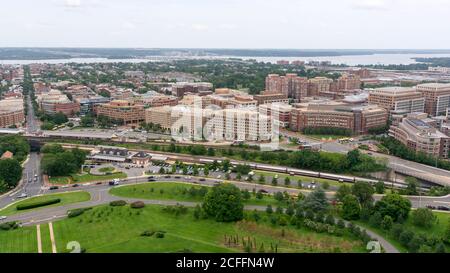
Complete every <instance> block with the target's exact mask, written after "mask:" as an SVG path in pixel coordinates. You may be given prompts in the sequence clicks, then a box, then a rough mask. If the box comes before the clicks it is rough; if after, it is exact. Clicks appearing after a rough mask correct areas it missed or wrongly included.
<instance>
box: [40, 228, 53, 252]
mask: <svg viewBox="0 0 450 273" xmlns="http://www.w3.org/2000/svg"><path fill="white" fill-rule="evenodd" d="M41 244H42V253H52V242H51V240H50V229H49V227H48V223H45V224H41Z"/></svg>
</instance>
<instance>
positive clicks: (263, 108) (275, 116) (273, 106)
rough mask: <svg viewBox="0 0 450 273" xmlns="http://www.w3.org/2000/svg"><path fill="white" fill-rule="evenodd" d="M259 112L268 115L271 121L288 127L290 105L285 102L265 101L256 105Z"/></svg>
mask: <svg viewBox="0 0 450 273" xmlns="http://www.w3.org/2000/svg"><path fill="white" fill-rule="evenodd" d="M258 111H259V113H260V114H263V115H266V116H270V117H271V118H272V121H273V122H276V123H278V125H280V126H281V127H289V122H290V120H291V112H292V106H291V105H289V104H287V103H277V102H275V103H267V104H261V105H260V106H259V107H258Z"/></svg>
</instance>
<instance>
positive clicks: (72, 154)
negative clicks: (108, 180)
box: [41, 144, 86, 176]
mask: <svg viewBox="0 0 450 273" xmlns="http://www.w3.org/2000/svg"><path fill="white" fill-rule="evenodd" d="M42 152H43V153H44V156H43V157H42V161H41V168H42V171H43V172H44V173H45V174H47V175H50V176H64V175H69V174H72V173H76V172H78V171H79V170H80V168H81V165H83V163H84V161H85V159H86V152H85V151H82V150H80V149H78V148H75V149H72V150H70V151H66V150H64V149H62V147H61V146H60V145H59V144H53V145H46V146H44V147H43V148H42Z"/></svg>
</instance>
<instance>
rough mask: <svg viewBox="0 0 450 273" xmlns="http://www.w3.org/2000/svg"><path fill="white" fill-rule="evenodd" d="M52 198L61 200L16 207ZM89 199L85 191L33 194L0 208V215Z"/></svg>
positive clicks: (89, 196)
mask: <svg viewBox="0 0 450 273" xmlns="http://www.w3.org/2000/svg"><path fill="white" fill-rule="evenodd" d="M54 198H60V199H61V202H59V203H56V204H52V205H48V206H44V207H38V208H33V209H28V210H17V209H16V207H17V205H21V204H28V203H31V202H36V201H45V200H49V199H54ZM90 199H91V195H90V194H89V193H88V192H85V191H75V192H68V193H55V194H46V195H42V196H35V197H31V198H27V199H24V200H21V201H19V202H17V203H14V204H12V205H11V206H9V207H6V208H4V209H2V210H0V215H12V214H17V213H24V212H28V211H31V210H37V209H42V208H49V207H58V206H64V205H67V204H72V203H78V202H84V201H88V200H90Z"/></svg>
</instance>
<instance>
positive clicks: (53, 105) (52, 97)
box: [38, 89, 80, 117]
mask: <svg viewBox="0 0 450 273" xmlns="http://www.w3.org/2000/svg"><path fill="white" fill-rule="evenodd" d="M38 103H39V105H40V107H41V109H42V111H44V112H45V113H46V114H56V113H59V112H62V113H64V114H65V115H66V116H68V117H72V116H74V115H75V113H77V112H79V111H80V105H79V104H78V103H76V102H72V101H71V100H69V98H68V97H67V96H66V95H64V94H62V93H61V91H59V90H54V89H53V90H51V91H50V92H48V93H44V94H41V95H40V96H38Z"/></svg>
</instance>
